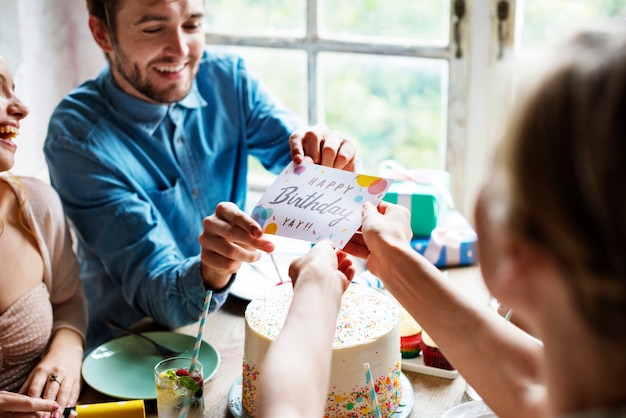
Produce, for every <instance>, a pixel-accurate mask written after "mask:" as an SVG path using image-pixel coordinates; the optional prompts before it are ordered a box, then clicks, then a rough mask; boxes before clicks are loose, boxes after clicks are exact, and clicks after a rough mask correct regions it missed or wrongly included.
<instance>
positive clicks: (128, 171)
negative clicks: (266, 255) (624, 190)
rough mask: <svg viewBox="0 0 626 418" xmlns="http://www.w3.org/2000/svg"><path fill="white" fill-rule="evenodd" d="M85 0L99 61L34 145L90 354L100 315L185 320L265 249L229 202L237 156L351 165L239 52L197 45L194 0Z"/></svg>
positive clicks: (268, 247)
mask: <svg viewBox="0 0 626 418" xmlns="http://www.w3.org/2000/svg"><path fill="white" fill-rule="evenodd" d="M87 4H88V7H89V12H90V17H89V27H90V29H91V32H92V35H93V37H94V39H95V41H96V43H97V44H98V45H99V46H100V48H101V49H102V51H103V52H104V53H105V54H106V57H107V60H108V63H109V65H108V66H107V68H105V69H104V70H103V72H102V73H101V74H100V75H99V76H98V77H97V78H95V79H93V80H89V81H87V82H85V83H84V84H82V85H81V86H79V87H78V88H76V89H75V90H73V91H72V92H70V93H69V94H68V95H67V96H66V97H65V98H64V99H63V100H62V102H61V103H60V104H59V106H58V107H57V109H56V110H55V112H54V114H53V115H52V118H51V122H50V126H49V130H48V136H47V138H46V142H45V146H44V150H45V153H46V158H47V161H48V165H49V170H50V179H51V182H52V184H53V186H54V187H55V188H56V189H57V191H58V192H59V194H60V196H61V198H62V201H63V204H64V207H65V210H66V212H67V214H68V216H69V218H70V220H71V221H72V223H73V225H74V227H75V230H76V232H77V235H78V238H79V246H78V251H79V256H80V258H81V275H82V278H83V280H84V283H85V290H86V292H87V297H88V300H89V315H90V316H89V330H88V336H87V340H88V341H87V345H88V350H89V349H93V348H94V347H96V346H97V345H99V344H101V343H103V342H105V341H107V340H109V339H111V338H112V337H113V336H114V332H113V331H112V330H111V329H109V328H108V327H107V326H106V324H105V321H107V320H109V319H113V320H115V321H116V322H118V323H121V324H122V325H124V326H132V324H134V323H136V322H137V321H138V320H140V319H142V318H144V317H151V318H153V319H154V320H155V321H156V322H158V323H159V324H161V325H163V326H166V327H170V328H174V327H179V326H182V325H185V324H189V323H191V322H194V321H196V320H197V319H198V317H199V315H200V312H201V309H202V305H203V301H204V295H205V293H206V290H207V289H212V290H213V298H212V300H211V304H210V310H211V311H213V310H215V309H217V308H218V307H219V306H221V305H222V304H223V303H224V301H225V300H226V297H227V294H228V289H229V286H230V284H231V283H232V280H233V278H234V274H235V273H236V272H237V270H238V269H239V267H240V265H241V263H242V262H254V261H256V260H258V259H259V258H260V256H261V253H260V252H259V251H266V252H270V251H272V250H273V244H272V242H271V241H269V240H267V239H265V238H263V231H262V229H261V227H260V226H259V225H258V224H257V223H256V222H255V221H253V220H252V219H251V218H250V217H249V216H248V215H247V214H245V213H244V212H243V211H242V210H241V209H240V208H243V207H244V204H245V195H246V176H247V170H248V164H247V161H248V156H249V155H253V156H255V157H256V158H257V159H258V160H259V161H260V162H261V163H262V164H263V166H264V167H265V168H267V169H268V170H270V171H272V172H274V173H278V172H280V170H282V169H283V168H284V167H285V166H286V165H287V164H288V163H289V162H290V161H291V160H293V161H294V162H296V163H299V162H302V161H304V160H307V161H312V162H314V163H317V164H323V165H326V166H331V167H336V168H341V169H346V170H352V171H353V170H354V164H355V146H354V143H353V142H352V141H351V140H348V139H345V138H343V137H342V136H341V135H340V134H339V133H338V132H336V131H329V130H328V129H326V128H325V127H323V126H315V127H311V128H301V129H297V128H298V127H299V126H300V125H301V122H300V120H299V119H298V118H297V116H295V115H294V114H293V113H292V112H290V111H288V110H287V109H286V108H285V107H284V106H283V105H282V104H281V103H280V102H279V101H278V100H277V99H276V98H274V97H272V95H271V94H270V93H269V92H268V90H267V88H266V86H265V85H264V84H263V83H262V81H261V80H260V79H259V78H258V77H257V76H256V75H255V74H254V73H252V72H251V71H250V70H249V69H247V68H246V66H245V63H244V62H243V61H242V60H241V59H240V58H238V57H236V56H234V55H231V54H228V53H226V52H223V51H219V50H217V49H208V48H206V46H205V42H204V30H203V19H204V8H203V4H202V0H175V1H171V0H161V1H154V0H88V1H87ZM209 214H212V215H210V216H207V215H209ZM198 235H199V236H200V237H199V238H198Z"/></svg>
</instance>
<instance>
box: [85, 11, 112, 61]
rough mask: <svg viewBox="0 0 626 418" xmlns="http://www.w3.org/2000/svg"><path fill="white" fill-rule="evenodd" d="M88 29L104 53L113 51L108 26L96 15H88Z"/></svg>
mask: <svg viewBox="0 0 626 418" xmlns="http://www.w3.org/2000/svg"><path fill="white" fill-rule="evenodd" d="M89 30H91V35H92V36H93V39H94V41H96V43H97V44H98V46H99V47H100V49H102V51H103V52H104V53H109V52H113V43H112V42H111V34H110V33H109V28H108V26H107V25H106V24H105V23H104V22H103V21H102V20H100V19H99V18H98V17H96V16H93V15H92V16H89Z"/></svg>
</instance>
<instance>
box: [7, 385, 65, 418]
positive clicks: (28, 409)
mask: <svg viewBox="0 0 626 418" xmlns="http://www.w3.org/2000/svg"><path fill="white" fill-rule="evenodd" d="M41 414H43V417H44V418H46V417H54V418H58V417H60V416H61V412H60V411H59V404H58V403H56V402H55V401H51V400H47V399H41V398H39V397H36V398H31V397H30V396H26V395H23V394H19V393H13V392H6V391H0V417H1V418H16V417H41V416H42V415H41Z"/></svg>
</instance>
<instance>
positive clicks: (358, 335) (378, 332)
mask: <svg viewBox="0 0 626 418" xmlns="http://www.w3.org/2000/svg"><path fill="white" fill-rule="evenodd" d="M292 296H293V289H292V287H291V286H289V285H283V286H277V287H276V288H275V289H273V290H272V291H270V292H269V293H267V294H265V295H263V296H261V297H259V298H257V299H255V300H253V301H251V302H250V304H249V305H248V307H247V308H246V314H245V317H246V333H245V347H244V359H243V377H242V387H243V391H242V405H243V409H244V412H245V414H247V415H248V416H252V417H254V416H255V415H256V411H257V399H256V398H257V393H258V387H257V385H258V378H259V376H261V375H262V374H263V371H262V370H261V369H260V367H261V364H262V362H263V359H264V357H265V353H266V352H267V349H268V347H269V344H270V343H271V341H273V340H274V339H276V337H277V336H278V333H279V332H280V329H281V328H282V326H283V322H284V320H285V316H286V315H287V312H288V310H289V306H290V304H291V299H292ZM399 318H400V313H399V310H398V308H397V306H396V304H395V302H393V301H392V300H391V299H390V298H388V297H387V296H385V295H383V294H382V293H380V292H378V291H375V290H373V289H371V288H369V287H367V286H364V285H359V284H351V285H350V286H349V287H348V289H347V290H346V292H345V293H344V295H343V299H342V306H341V309H340V311H339V316H338V318H337V329H336V332H335V338H334V341H333V360H332V371H331V377H330V387H329V388H328V397H327V400H326V413H325V417H367V416H371V417H373V416H374V410H373V403H372V402H371V399H370V386H369V385H368V384H367V383H366V378H365V369H364V363H368V364H369V367H370V370H371V373H372V380H373V381H374V385H375V388H376V398H377V401H378V406H379V409H380V412H381V414H382V416H383V417H389V416H391V415H392V414H393V412H394V411H395V410H396V408H397V407H398V405H399V403H400V400H401V398H402V393H401V391H402V387H401V384H400V361H401V360H400V331H399ZM305 360H306V359H303V361H305ZM302 390H306V388H302Z"/></svg>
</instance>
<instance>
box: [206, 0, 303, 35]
mask: <svg viewBox="0 0 626 418" xmlns="http://www.w3.org/2000/svg"><path fill="white" fill-rule="evenodd" d="M204 4H205V13H206V21H207V29H208V31H209V32H216V33H224V34H233V33H236V34H238V35H257V36H261V35H265V36H268V35H285V36H286V35H290V36H304V34H305V32H306V0H204Z"/></svg>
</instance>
